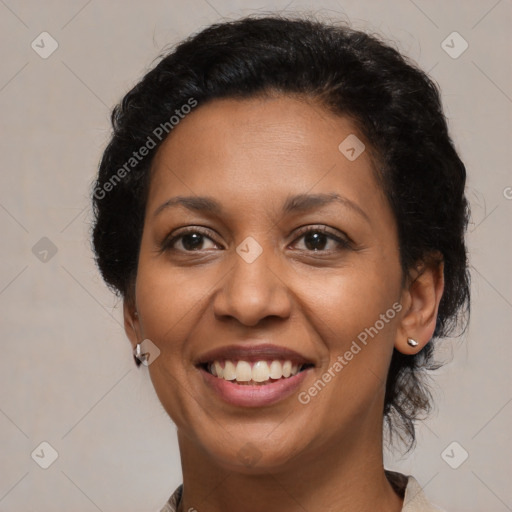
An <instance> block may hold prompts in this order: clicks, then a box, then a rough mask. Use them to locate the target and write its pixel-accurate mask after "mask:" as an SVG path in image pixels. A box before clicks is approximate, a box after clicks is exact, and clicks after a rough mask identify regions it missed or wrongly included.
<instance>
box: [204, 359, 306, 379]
mask: <svg viewBox="0 0 512 512" xmlns="http://www.w3.org/2000/svg"><path fill="white" fill-rule="evenodd" d="M269 363H270V364H269ZM208 371H209V372H210V373H211V374H212V375H214V376H215V377H218V378H222V379H224V380H231V381H233V380H236V381H237V382H245V383H250V382H253V383H256V382H267V381H269V379H274V380H276V379H281V378H283V377H284V378H288V377H292V376H294V375H297V373H299V365H297V364H292V362H291V361H289V360H285V361H279V360H274V361H264V360H262V361H256V362H254V363H250V362H248V361H230V360H226V361H224V367H223V366H222V363H221V362H220V361H213V363H211V364H209V365H208Z"/></svg>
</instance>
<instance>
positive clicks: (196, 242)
mask: <svg viewBox="0 0 512 512" xmlns="http://www.w3.org/2000/svg"><path fill="white" fill-rule="evenodd" d="M205 240H210V241H211V242H212V243H213V245H214V246H218V245H217V244H216V243H215V242H214V240H213V239H212V238H210V237H209V236H207V235H206V233H205V232H203V231H202V230H200V229H198V228H190V229H187V230H184V231H181V232H180V233H178V234H175V235H174V236H172V237H171V238H169V239H166V240H164V242H163V243H162V247H161V248H162V250H164V251H169V250H171V251H183V252H193V251H201V250H206V249H208V248H205V247H204V244H205ZM178 243H181V247H179V245H178ZM177 245H178V246H177Z"/></svg>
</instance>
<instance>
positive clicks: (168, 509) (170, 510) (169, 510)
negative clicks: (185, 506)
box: [160, 484, 183, 512]
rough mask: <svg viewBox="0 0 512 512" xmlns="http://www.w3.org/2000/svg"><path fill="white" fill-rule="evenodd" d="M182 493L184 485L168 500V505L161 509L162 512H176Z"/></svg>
mask: <svg viewBox="0 0 512 512" xmlns="http://www.w3.org/2000/svg"><path fill="white" fill-rule="evenodd" d="M182 492H183V484H181V485H180V486H179V487H178V488H177V489H176V490H175V491H174V492H173V494H172V496H171V497H170V498H169V499H168V500H167V503H166V504H165V505H164V506H163V507H162V508H161V509H160V512H176V510H177V509H178V504H179V502H180V499H181V493H182Z"/></svg>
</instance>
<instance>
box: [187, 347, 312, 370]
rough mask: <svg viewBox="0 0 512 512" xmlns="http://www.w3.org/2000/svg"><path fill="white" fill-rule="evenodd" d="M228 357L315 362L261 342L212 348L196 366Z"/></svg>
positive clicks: (286, 349) (244, 359) (294, 362)
mask: <svg viewBox="0 0 512 512" xmlns="http://www.w3.org/2000/svg"><path fill="white" fill-rule="evenodd" d="M227 359H229V360H231V361H233V360H235V361H240V360H242V361H248V362H255V361H264V360H274V359H278V360H283V361H291V362H292V363H293V364H299V365H301V364H314V363H313V361H311V360H310V359H308V358H307V357H305V356H303V355H302V354H299V353H298V352H296V351H295V350H292V349H290V348H287V347H280V346H278V345H272V344H270V343H261V344H257V345H254V344H252V345H246V344H244V345H226V346H224V347H219V348H216V349H213V350H210V351H208V352H206V353H205V354H203V355H201V356H200V357H199V358H198V359H197V362H196V366H198V365H201V364H205V363H212V362H213V361H225V360H227Z"/></svg>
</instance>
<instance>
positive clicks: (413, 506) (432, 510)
mask: <svg viewBox="0 0 512 512" xmlns="http://www.w3.org/2000/svg"><path fill="white" fill-rule="evenodd" d="M402 512H445V511H444V510H443V509H441V508H439V507H436V506H435V505H433V504H432V503H430V502H429V501H428V500H427V498H426V496H425V493H424V492H423V488H422V487H421V485H420V484H419V483H418V481H417V480H416V479H415V478H414V477H413V476H410V475H409V476H407V486H406V488H405V495H404V504H403V507H402Z"/></svg>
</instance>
